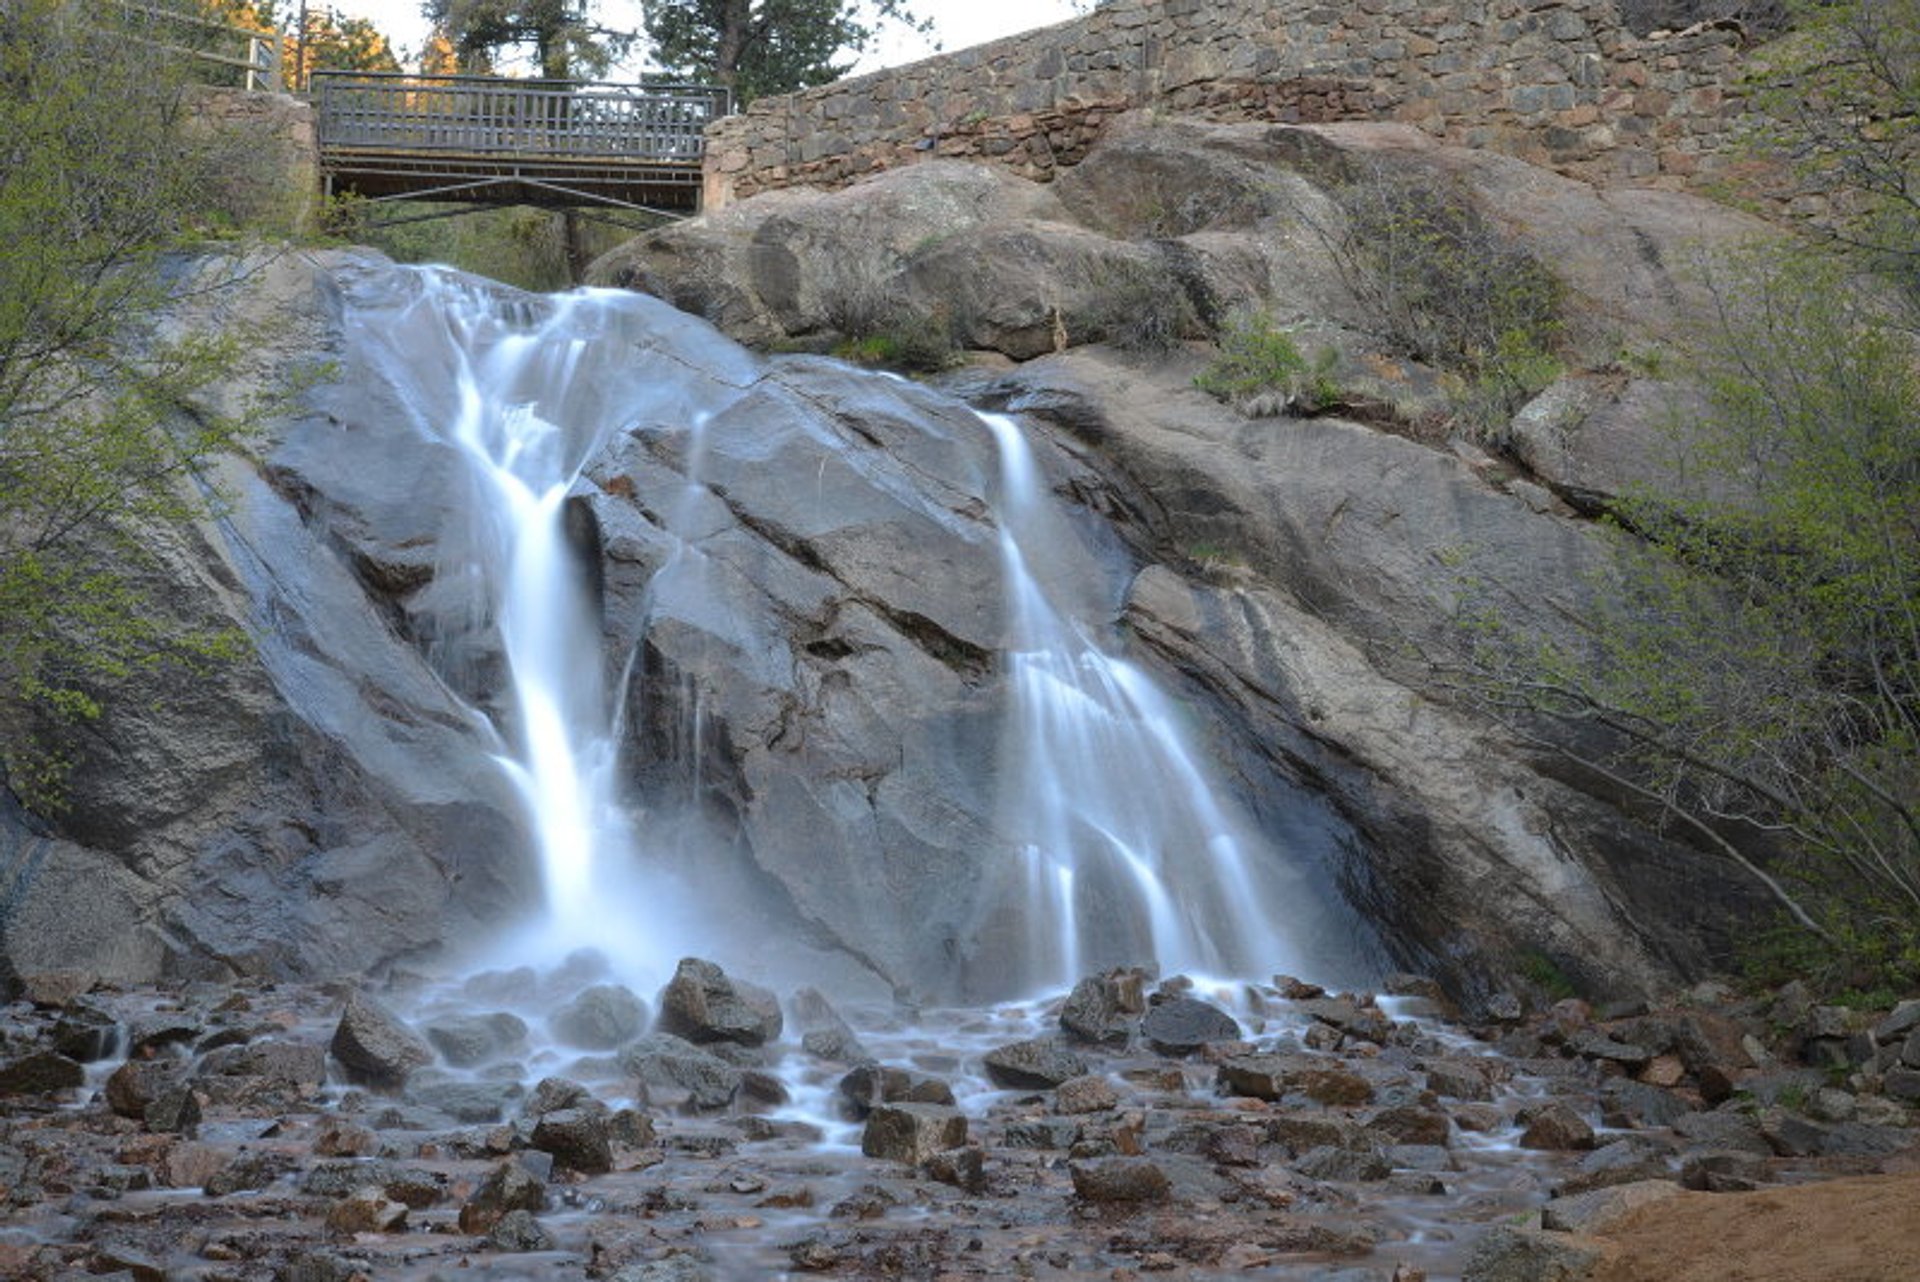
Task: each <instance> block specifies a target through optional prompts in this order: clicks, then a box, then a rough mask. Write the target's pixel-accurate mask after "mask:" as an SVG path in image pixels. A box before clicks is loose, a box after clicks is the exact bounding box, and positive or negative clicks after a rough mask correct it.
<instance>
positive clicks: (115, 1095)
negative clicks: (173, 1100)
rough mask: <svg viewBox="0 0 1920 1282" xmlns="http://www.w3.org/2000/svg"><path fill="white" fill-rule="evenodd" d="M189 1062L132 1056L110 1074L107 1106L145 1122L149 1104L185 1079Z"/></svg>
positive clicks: (125, 1115) (119, 1114) (116, 1111)
mask: <svg viewBox="0 0 1920 1282" xmlns="http://www.w3.org/2000/svg"><path fill="white" fill-rule="evenodd" d="M186 1075H187V1065H186V1062H185V1061H183V1060H177V1059H130V1060H128V1061H127V1062H126V1063H124V1064H122V1065H121V1066H120V1067H118V1068H116V1069H114V1070H113V1072H112V1073H111V1074H109V1075H108V1077H107V1085H106V1091H105V1094H106V1098H107V1107H108V1108H110V1109H112V1110H113V1112H114V1114H115V1116H118V1117H127V1118H132V1119H133V1120H134V1121H136V1122H139V1121H144V1120H146V1116H147V1106H148V1105H149V1104H151V1103H152V1102H153V1101H154V1100H155V1099H156V1098H157V1097H159V1096H161V1095H164V1094H165V1093H166V1092H168V1091H171V1090H175V1089H178V1088H179V1087H180V1086H181V1085H182V1083H183V1082H184V1081H185V1080H186Z"/></svg>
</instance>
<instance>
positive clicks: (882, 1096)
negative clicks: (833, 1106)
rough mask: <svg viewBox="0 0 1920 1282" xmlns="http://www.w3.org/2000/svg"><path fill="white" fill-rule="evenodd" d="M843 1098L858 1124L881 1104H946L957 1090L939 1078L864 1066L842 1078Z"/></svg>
mask: <svg viewBox="0 0 1920 1282" xmlns="http://www.w3.org/2000/svg"><path fill="white" fill-rule="evenodd" d="M840 1098H841V1099H843V1100H845V1101H846V1103H847V1107H848V1109H849V1110H850V1111H851V1112H852V1114H853V1116H854V1119H855V1120H856V1121H858V1120H860V1119H862V1118H864V1117H866V1115H867V1114H868V1113H871V1112H872V1111H873V1110H874V1108H875V1106H877V1105H880V1104H946V1105H951V1104H952V1103H953V1102H954V1101H953V1088H952V1087H951V1086H949V1085H947V1084H946V1083H945V1082H944V1081H942V1080H941V1079H940V1078H938V1077H934V1076H931V1075H929V1074H927V1073H919V1072H915V1071H913V1070H912V1069H906V1068H892V1067H889V1066H887V1065H885V1064H862V1065H861V1066H860V1067H859V1068H856V1069H854V1070H853V1071H852V1072H851V1073H848V1074H847V1075H846V1076H845V1077H843V1078H841V1079H840Z"/></svg>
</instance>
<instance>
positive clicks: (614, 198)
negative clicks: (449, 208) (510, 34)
mask: <svg viewBox="0 0 1920 1282" xmlns="http://www.w3.org/2000/svg"><path fill="white" fill-rule="evenodd" d="M310 96H311V98H312V101H313V106H314V123H315V131H316V133H317V135H318V143H319V150H320V171H321V175H322V177H323V180H324V182H325V185H326V190H327V194H328V195H335V194H339V193H353V194H355V195H358V196H361V197H364V198H366V199H368V200H372V201H392V200H436V201H460V202H473V203H481V204H501V205H507V204H512V205H542V206H549V207H568V206H591V205H600V206H610V207H614V208H621V209H632V210H644V211H648V212H654V213H665V214H689V213H692V212H694V211H695V210H697V209H698V208H699V206H700V164H701V159H702V157H703V155H704V154H705V141H704V139H703V137H702V133H703V131H704V130H705V128H706V126H707V123H708V122H709V121H712V120H716V119H718V118H719V117H721V116H724V115H726V114H727V112H728V111H729V110H730V109H731V106H732V101H731V95H730V94H729V93H728V91H727V90H726V89H723V88H718V87H715V86H711V85H685V84H661V83H653V82H642V83H639V84H602V83H592V82H584V81H556V80H513V79H506V78H502V77H497V76H416V75H408V74H404V73H378V72H375V73H369V72H332V71H316V72H314V73H313V77H312V84H311V88H310Z"/></svg>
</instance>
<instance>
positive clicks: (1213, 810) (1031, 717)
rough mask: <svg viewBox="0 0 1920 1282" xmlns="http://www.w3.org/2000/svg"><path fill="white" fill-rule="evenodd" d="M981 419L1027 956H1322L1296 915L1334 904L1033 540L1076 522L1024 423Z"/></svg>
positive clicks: (1210, 966) (1222, 962) (1262, 960)
mask: <svg viewBox="0 0 1920 1282" xmlns="http://www.w3.org/2000/svg"><path fill="white" fill-rule="evenodd" d="M980 418H981V419H982V421H983V422H985V423H986V425H987V426H988V427H989V428H990V429H991V430H992V432H993V436H994V440H995V442H996V444H997V446H998V449H999V456H1000V494H999V502H998V505H997V506H998V516H999V523H1000V548H1001V557H1002V560H1003V561H1004V563H1005V567H1006V579H1007V592H1008V597H1009V609H1010V616H1011V617H1010V639H1009V644H1008V653H1007V657H1006V663H1007V668H1008V671H1009V674H1010V678H1011V681H1012V684H1013V688H1014V709H1013V716H1014V729H1013V732H1012V733H1011V734H1010V735H1009V736H1008V743H1007V748H1006V752H1007V757H1008V767H1009V768H1008V776H1009V778H1010V779H1011V780H1012V784H1011V788H1010V791H1009V793H1008V795H1007V798H1006V806H1005V822H1006V825H1007V827H1008V828H1009V830H1010V831H1011V833H1012V835H1013V837H1014V841H1015V844H1016V846H1017V847H1018V849H1019V852H1020V860H1021V865H1022V868H1023V872H1024V876H1023V877H1022V878H1020V881H1021V883H1022V891H1021V898H1022V899H1023V901H1024V907H1023V912H1024V914H1025V916H1026V920H1027V923H1028V926H1027V930H1026V932H1025V933H1026V939H1025V947H1026V949H1027V950H1028V957H1027V959H1026V965H1025V970H1026V971H1027V973H1028V974H1030V975H1032V976H1033V977H1034V978H1035V979H1037V980H1039V981H1041V983H1042V984H1043V985H1044V986H1045V987H1048V988H1053V989H1057V988H1059V987H1062V986H1064V985H1067V984H1071V983H1072V982H1073V981H1074V980H1075V979H1076V978H1077V977H1079V976H1080V975H1082V974H1085V973H1087V972H1088V971H1089V970H1093V969H1099V968H1104V967H1109V966H1114V965H1120V964H1130V963H1140V962H1154V963H1157V964H1158V965H1159V966H1160V967H1161V968H1162V969H1163V970H1164V971H1167V972H1169V973H1171V972H1173V971H1185V972H1188V973H1196V974H1205V975H1215V976H1226V975H1255V974H1261V973H1264V972H1270V971H1271V970H1272V969H1274V968H1279V969H1283V970H1291V971H1295V972H1298V971H1300V970H1301V969H1303V968H1306V967H1308V966H1309V965H1310V964H1316V965H1317V964H1319V963H1320V962H1321V959H1318V958H1313V957H1311V956H1310V955H1309V954H1308V953H1307V952H1306V951H1305V950H1304V949H1303V948H1302V947H1301V946H1300V944H1299V943H1298V942H1297V941H1296V940H1295V939H1294V938H1293V937H1292V936H1291V934H1290V930H1289V926H1290V925H1292V924H1293V923H1289V922H1287V921H1286V918H1287V916H1288V915H1289V914H1307V913H1312V912H1317V908H1316V907H1315V906H1314V904H1313V897H1312V896H1311V895H1308V894H1305V893H1301V892H1300V888H1299V886H1298V884H1297V883H1298V881H1299V874H1298V873H1297V872H1296V871H1294V870H1291V869H1289V868H1288V867H1287V866H1286V864H1285V863H1284V862H1283V861H1282V860H1281V859H1280V858H1279V857H1278V855H1277V852H1274V851H1271V850H1267V849H1258V848H1256V847H1257V844H1258V843H1257V842H1256V840H1255V839H1254V838H1253V837H1252V834H1251V832H1250V828H1249V825H1247V824H1246V822H1245V821H1244V820H1243V819H1242V818H1241V817H1239V816H1237V815H1235V814H1233V813H1232V812H1231V809H1230V807H1229V806H1228V805H1227V804H1226V803H1225V802H1223V801H1222V800H1221V798H1220V796H1219V794H1218V791H1217V789H1216V788H1215V787H1214V786H1213V785H1212V784H1211V783H1210V781H1209V780H1208V779H1207V777H1206V772H1205V770H1204V769H1203V767H1202V765H1201V762H1200V759H1199V757H1198V756H1197V755H1196V753H1195V752H1194V750H1193V749H1192V747H1191V746H1189V744H1188V742H1187V739H1186V736H1185V734H1184V733H1183V732H1182V730H1181V727H1180V725H1179V719H1178V716H1177V715H1176V710H1175V708H1174V706H1173V704H1172V702H1171V701H1170V700H1169V699H1168V698H1167V697H1166V696H1165V695H1164V694H1163V693H1162V692H1161V691H1160V690H1159V689H1158V688H1157V687H1156V686H1155V684H1154V682H1153V681H1152V680H1151V678H1149V677H1148V676H1147V674H1146V673H1145V672H1144V671H1143V670H1142V669H1140V668H1139V667H1138V666H1137V665H1135V664H1132V663H1129V662H1127V661H1126V660H1124V659H1121V658H1119V657H1117V656H1115V655H1113V654H1111V653H1109V652H1108V651H1107V650H1106V649H1105V648H1103V647H1102V646H1101V645H1100V644H1098V643H1097V642H1096V641H1095V640H1094V639H1093V638H1092V637H1090V636H1089V635H1088V632H1087V630H1086V628H1085V626H1084V625H1083V624H1082V623H1080V622H1078V621H1076V620H1074V619H1071V618H1068V617H1066V616H1064V615H1063V613H1062V611H1061V609H1060V607H1059V606H1058V605H1057V604H1056V602H1055V599H1054V596H1053V594H1052V593H1050V592H1049V591H1048V589H1047V587H1046V586H1044V585H1043V584H1042V582H1041V580H1040V578H1039V577H1038V576H1036V574H1035V573H1034V571H1033V568H1032V567H1031V566H1030V564H1029V557H1030V549H1048V548H1057V547H1059V546H1061V545H1062V544H1064V543H1065V542H1067V541H1068V539H1069V535H1068V534H1067V532H1066V531H1065V530H1064V528H1063V527H1062V522H1061V521H1060V518H1059V515H1058V513H1057V512H1056V511H1055V510H1054V508H1053V507H1052V505H1051V504H1050V503H1049V501H1048V499H1047V496H1046V495H1045V494H1044V493H1043V491H1042V488H1041V483H1040V476H1039V469H1038V466H1037V464H1036V462H1035V460H1034V456H1033V452H1032V450H1031V449H1030V448H1029V446H1028V444H1027V442H1026V439H1025V438H1024V437H1023V436H1022V434H1021V431H1020V429H1019V427H1018V426H1017V425H1016V424H1015V423H1014V422H1013V421H1012V420H1011V419H1008V418H1006V417H1004V416H1002V415H997V414H982V415H981V416H980Z"/></svg>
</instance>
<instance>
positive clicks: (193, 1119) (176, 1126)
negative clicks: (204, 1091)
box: [144, 1085, 201, 1135]
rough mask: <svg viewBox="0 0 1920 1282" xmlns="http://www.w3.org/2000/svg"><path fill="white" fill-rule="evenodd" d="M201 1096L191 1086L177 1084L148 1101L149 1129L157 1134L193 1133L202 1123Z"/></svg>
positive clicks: (147, 1121)
mask: <svg viewBox="0 0 1920 1282" xmlns="http://www.w3.org/2000/svg"><path fill="white" fill-rule="evenodd" d="M200 1117H201V1112H200V1096H199V1095H197V1094H195V1093H194V1090H193V1088H192V1087H190V1086H185V1085H181V1086H175V1087H172V1088H170V1089H168V1090H164V1091H162V1092H160V1093H159V1094H158V1095H156V1096H154V1097H153V1098H152V1099H150V1100H148V1101H147V1110H146V1116H145V1119H144V1120H145V1121H146V1124H147V1129H148V1130H149V1131H153V1132H154V1133H156V1134H168V1135H191V1134H193V1133H194V1130H195V1128H197V1127H198V1126H199V1125H200Z"/></svg>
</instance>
